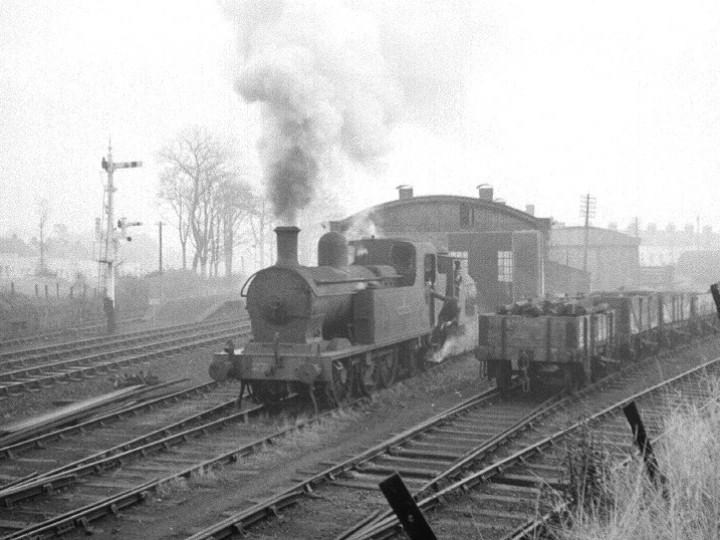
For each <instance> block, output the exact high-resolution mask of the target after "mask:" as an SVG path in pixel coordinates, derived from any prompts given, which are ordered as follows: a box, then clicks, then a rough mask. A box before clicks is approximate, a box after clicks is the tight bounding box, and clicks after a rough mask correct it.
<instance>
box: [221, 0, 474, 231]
mask: <svg viewBox="0 0 720 540" xmlns="http://www.w3.org/2000/svg"><path fill="white" fill-rule="evenodd" d="M225 11H226V12H227V13H228V14H229V16H230V18H231V20H232V21H233V24H234V25H235V27H236V30H237V35H238V45H239V53H240V54H239V58H240V66H239V74H238V76H237V82H236V88H237V91H238V92H239V93H240V95H241V96H242V97H243V99H244V100H245V101H246V102H247V103H255V104H259V105H260V109H261V110H262V117H263V128H262V131H263V135H262V140H261V142H260V155H261V159H262V162H263V164H264V169H265V180H266V188H267V189H266V192H267V194H268V195H269V197H270V198H271V200H272V203H273V205H274V208H275V213H276V216H277V217H278V218H279V219H280V220H282V221H285V222H290V223H293V222H295V221H296V220H297V218H298V212H299V211H300V210H302V209H304V208H307V209H308V211H310V208H308V206H309V205H310V203H311V202H312V201H314V200H316V196H317V195H318V192H319V191H321V190H322V191H331V192H333V194H334V196H335V197H337V199H338V200H339V201H340V202H344V203H349V204H348V206H354V207H355V209H356V208H357V204H358V202H359V201H360V200H362V202H363V203H367V202H369V201H368V198H369V197H368V196H369V195H374V197H377V196H378V194H379V193H381V192H382V191H383V190H385V189H386V188H387V187H388V186H385V185H384V184H383V185H379V184H377V183H375V180H376V179H377V178H376V177H377V176H378V173H379V172H381V171H382V170H383V167H384V166H385V165H386V163H385V162H384V161H383V160H382V159H378V158H381V157H382V156H383V155H384V154H385V153H387V152H388V150H390V143H389V141H390V140H392V141H393V142H394V144H396V145H398V146H403V145H407V144H409V145H411V146H410V147H409V148H404V152H403V155H405V154H408V152H409V153H410V155H411V156H412V157H411V158H410V159H411V160H413V159H414V155H413V152H419V151H420V150H419V149H417V148H413V147H412V144H413V143H412V142H411V141H410V142H408V141H406V139H408V137H406V136H403V135H402V134H401V135H399V136H398V135H397V133H398V130H394V127H395V126H397V125H398V124H402V125H403V128H404V129H405V130H407V129H408V128H409V129H410V130H411V131H412V130H417V131H418V132H424V133H427V132H429V133H431V134H435V135H437V136H446V135H449V134H452V135H453V136H457V135H458V134H460V132H461V130H462V125H463V122H462V117H463V107H464V102H465V81H466V79H467V75H468V71H469V65H470V62H469V60H470V57H471V55H472V51H473V47H474V46H475V44H476V41H477V39H478V38H477V36H478V35H479V32H478V29H479V25H478V13H479V11H478V8H477V2H473V1H472V0H446V1H445V2H443V3H442V4H438V3H437V2H436V1H435V0H393V1H390V2H388V1H385V0H245V1H239V2H232V3H230V2H228V3H227V5H226V6H225ZM409 139H410V140H412V137H410V138H409ZM438 148H440V147H438ZM441 152H442V151H441V150H439V149H438V153H441ZM422 157H423V158H427V156H422ZM443 157H444V156H441V155H438V156H436V159H442V158H443ZM420 161H421V160H420ZM358 165H360V167H357V166H358ZM367 173H369V174H367ZM330 178H332V179H333V182H329V181H325V182H323V180H329V179H330ZM348 178H354V180H355V184H357V186H351V185H348V184H350V183H351V182H346V180H347V179H348ZM392 185H397V183H394V184H392ZM353 188H356V189H353ZM370 198H371V199H372V198H373V197H370ZM375 201H376V202H379V201H377V199H375ZM315 221H317V220H315Z"/></svg>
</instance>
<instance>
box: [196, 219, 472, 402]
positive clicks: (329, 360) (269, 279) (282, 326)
mask: <svg viewBox="0 0 720 540" xmlns="http://www.w3.org/2000/svg"><path fill="white" fill-rule="evenodd" d="M298 233H299V229H298V228H297V227H278V228H277V229H276V234H277V262H276V263H275V265H273V266H271V267H268V268H265V269H263V270H260V271H259V272H257V273H255V274H254V275H253V276H251V277H250V279H248V281H247V283H246V284H245V286H244V287H243V290H242V295H243V296H245V297H246V307H247V310H248V313H249V316H250V321H251V332H252V339H251V340H250V341H249V342H248V343H247V345H246V346H245V347H244V348H242V349H240V350H237V351H229V352H224V353H218V354H216V355H215V358H214V360H213V363H212V365H211V368H210V374H211V376H212V377H213V378H214V379H215V380H219V381H222V380H224V379H226V378H228V377H229V378H235V379H239V380H240V381H241V382H242V384H243V386H242V390H241V395H242V392H243V391H244V390H245V388H248V389H249V391H250V392H251V393H252V395H254V397H255V398H256V399H257V400H259V401H261V402H270V401H276V400H278V399H282V398H283V397H285V396H287V395H289V394H290V393H293V392H304V391H309V394H310V395H311V396H312V398H313V400H315V397H316V396H317V395H321V396H324V397H327V398H328V399H329V400H330V401H331V402H333V403H341V402H342V401H344V400H345V399H346V398H348V397H349V396H351V395H357V394H368V393H370V392H372V391H373V390H374V389H375V388H377V387H383V386H387V385H389V384H391V383H392V382H393V381H394V380H395V378H396V377H397V376H408V375H413V374H414V373H415V372H417V371H418V370H421V369H422V368H423V366H424V363H425V361H426V360H427V359H428V358H429V355H431V354H432V351H434V350H437V349H438V348H439V347H441V346H442V345H443V343H444V342H445V341H446V340H447V339H449V338H454V337H455V336H457V335H459V334H462V332H463V331H464V328H465V325H464V317H463V315H464V313H465V311H464V309H463V308H464V307H468V306H469V304H470V303H472V300H471V299H472V294H473V291H471V290H470V289H471V288H472V289H474V284H473V283H471V280H470V279H469V276H467V275H463V274H462V272H461V271H460V268H461V266H460V265H459V264H458V263H459V261H458V260H457V259H454V258H451V257H449V256H448V255H445V254H438V253H436V251H435V248H434V247H433V246H432V244H430V243H423V242H413V241H408V240H403V239H388V238H382V239H376V238H366V239H362V240H357V241H353V242H350V243H348V242H347V241H346V239H345V237H344V236H343V235H342V234H340V233H337V232H328V233H326V234H324V235H323V236H322V237H321V238H320V240H319V242H318V266H315V267H309V266H302V265H300V264H299V263H298V257H297V237H298ZM351 259H352V264H351ZM440 291H442V292H440ZM463 302H465V304H463ZM473 326H474V325H473Z"/></svg>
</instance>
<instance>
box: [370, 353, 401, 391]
mask: <svg viewBox="0 0 720 540" xmlns="http://www.w3.org/2000/svg"><path fill="white" fill-rule="evenodd" d="M375 370H376V371H377V378H378V381H379V383H380V388H387V387H388V386H390V385H392V384H393V383H394V382H395V377H397V372H398V362H397V353H396V352H391V353H388V354H386V355H384V356H383V357H382V358H380V359H379V360H378V361H377V362H376V364H375Z"/></svg>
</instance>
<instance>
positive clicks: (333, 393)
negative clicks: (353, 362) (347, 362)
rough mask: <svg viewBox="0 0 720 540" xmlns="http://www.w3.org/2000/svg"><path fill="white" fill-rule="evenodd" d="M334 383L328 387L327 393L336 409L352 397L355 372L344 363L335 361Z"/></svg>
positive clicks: (333, 366) (333, 365)
mask: <svg viewBox="0 0 720 540" xmlns="http://www.w3.org/2000/svg"><path fill="white" fill-rule="evenodd" d="M332 379H333V380H332V382H331V383H330V384H328V385H327V388H326V393H327V395H328V398H329V399H330V401H331V403H332V404H333V405H334V406H335V407H340V406H342V405H343V403H346V402H347V401H348V399H350V396H352V388H353V379H354V377H353V372H352V369H347V368H346V367H345V366H343V364H342V362H340V361H339V360H335V361H334V362H333V364H332Z"/></svg>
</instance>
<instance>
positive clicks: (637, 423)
mask: <svg viewBox="0 0 720 540" xmlns="http://www.w3.org/2000/svg"><path fill="white" fill-rule="evenodd" d="M623 412H624V413H625V418H627V421H628V423H629V424H630V428H631V429H632V432H633V437H634V439H635V444H636V445H637V447H638V448H639V449H640V453H641V454H642V457H643V461H644V462H645V469H646V470H647V474H648V477H649V478H650V481H651V482H652V483H653V484H655V485H656V486H657V485H658V484H659V485H660V486H661V487H662V488H663V495H665V496H667V492H666V491H665V482H666V478H665V476H664V475H663V474H662V473H661V472H660V467H659V466H658V462H657V458H656V457H655V453H654V452H653V448H652V444H651V443H650V438H649V437H648V435H647V431H645V425H644V424H643V421H642V418H640V411H638V408H637V405H635V402H634V401H632V402H630V403H629V404H627V405H626V406H625V407H623Z"/></svg>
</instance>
